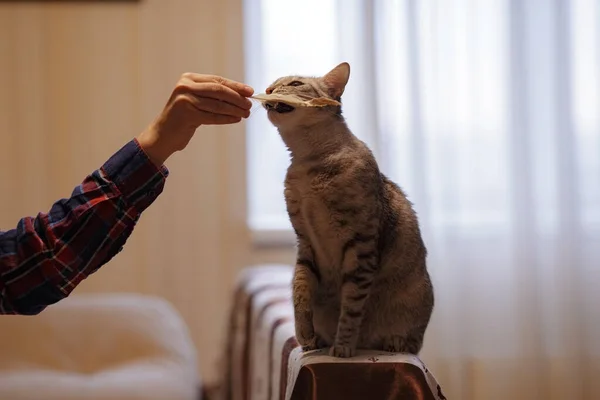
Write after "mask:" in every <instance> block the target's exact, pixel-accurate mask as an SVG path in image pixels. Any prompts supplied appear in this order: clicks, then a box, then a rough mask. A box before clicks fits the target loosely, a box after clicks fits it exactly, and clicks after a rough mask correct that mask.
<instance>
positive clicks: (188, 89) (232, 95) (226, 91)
mask: <svg viewBox="0 0 600 400" xmlns="http://www.w3.org/2000/svg"><path fill="white" fill-rule="evenodd" d="M175 91H176V92H178V93H193V94H194V95H196V96H198V97H200V98H211V99H215V100H220V101H224V102H227V103H229V104H232V105H234V106H236V107H239V108H241V109H243V110H249V109H250V108H251V107H252V103H251V102H250V100H249V99H247V98H246V97H244V96H242V95H240V94H239V93H238V92H236V91H235V90H233V89H231V88H229V87H227V86H224V85H221V84H219V83H216V82H202V83H199V82H193V81H189V80H184V81H182V82H180V83H179V84H178V85H177V88H176V89H175Z"/></svg>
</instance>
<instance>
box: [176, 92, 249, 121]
mask: <svg viewBox="0 0 600 400" xmlns="http://www.w3.org/2000/svg"><path fill="white" fill-rule="evenodd" d="M175 104H181V105H185V106H187V107H188V109H191V110H193V114H192V116H191V118H192V119H193V120H194V121H195V123H196V124H197V125H223V124H233V123H237V122H240V121H241V120H242V118H247V117H248V116H249V115H250V112H249V111H248V110H243V109H241V108H239V107H235V106H233V105H231V104H228V103H225V102H223V101H219V100H214V99H209V98H198V97H197V96H195V95H193V94H191V93H184V94H180V95H178V96H177V97H176V99H175Z"/></svg>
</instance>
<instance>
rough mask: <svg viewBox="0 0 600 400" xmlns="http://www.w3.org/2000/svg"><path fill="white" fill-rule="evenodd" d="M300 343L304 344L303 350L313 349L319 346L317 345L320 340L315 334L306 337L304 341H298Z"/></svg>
mask: <svg viewBox="0 0 600 400" xmlns="http://www.w3.org/2000/svg"><path fill="white" fill-rule="evenodd" d="M298 343H300V345H301V346H302V351H311V350H316V349H318V348H319V347H318V346H317V344H318V340H317V337H316V336H313V337H312V338H310V339H308V340H306V339H304V340H302V341H298Z"/></svg>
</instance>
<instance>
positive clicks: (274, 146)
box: [245, 0, 337, 242]
mask: <svg viewBox="0 0 600 400" xmlns="http://www.w3.org/2000/svg"><path fill="white" fill-rule="evenodd" d="M335 3H336V1H335V0H286V1H281V0H246V1H245V7H246V11H245V17H246V20H245V25H246V28H245V29H246V34H245V38H246V44H245V45H246V46H245V47H246V54H245V57H246V65H247V77H246V80H247V81H248V82H250V83H251V84H252V85H254V87H255V90H256V91H257V92H261V93H263V92H264V90H265V88H266V87H267V86H268V85H269V84H270V83H272V82H273V81H274V80H275V79H277V78H279V77H281V76H285V75H290V74H294V73H298V74H306V75H322V74H323V73H324V72H327V71H328V70H330V69H331V68H333V67H334V66H335V65H336V63H337V47H336V43H337V26H336V22H337V21H336V17H335ZM316 10H318V12H317V11H316ZM256 107H257V106H256ZM247 127H248V140H247V143H248V148H247V151H248V202H249V204H248V216H249V221H248V224H249V226H250V228H251V230H252V231H253V232H254V233H256V235H257V236H256V238H257V240H259V241H261V240H263V239H262V238H265V237H266V238H267V239H265V240H266V241H272V240H274V239H277V238H281V237H282V236H281V235H283V238H284V239H283V240H285V241H288V242H289V237H290V236H289V231H290V230H291V225H290V223H289V220H288V217H287V213H286V210H285V202H284V198H283V181H284V178H285V173H286V169H287V166H288V164H289V156H288V153H287V150H286V148H285V146H284V145H283V142H282V141H281V139H280V137H279V134H278V132H277V130H276V129H275V128H274V127H273V126H272V125H271V123H270V122H269V121H268V119H267V117H266V113H265V112H253V115H252V117H251V118H249V120H248V121H247ZM286 234H287V235H286Z"/></svg>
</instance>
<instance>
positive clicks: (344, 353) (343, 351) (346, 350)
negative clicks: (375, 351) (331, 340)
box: [329, 345, 356, 358]
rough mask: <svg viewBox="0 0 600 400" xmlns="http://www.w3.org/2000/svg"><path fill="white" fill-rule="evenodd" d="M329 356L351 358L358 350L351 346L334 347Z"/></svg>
mask: <svg viewBox="0 0 600 400" xmlns="http://www.w3.org/2000/svg"><path fill="white" fill-rule="evenodd" d="M329 355H330V356H332V357H339V358H349V357H354V356H355V355H356V349H355V348H352V347H350V346H339V345H333V346H331V348H330V349H329Z"/></svg>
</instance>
